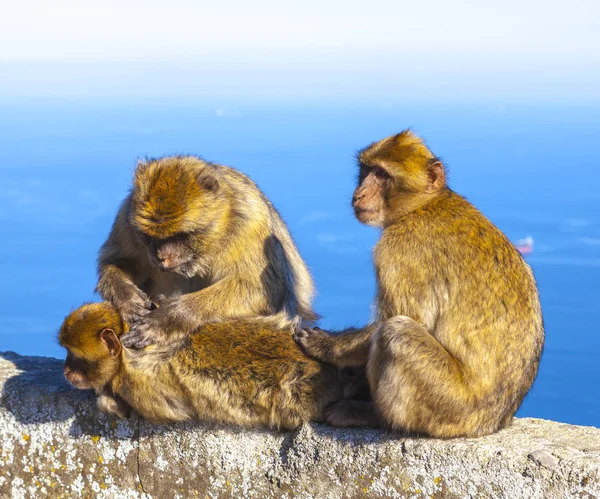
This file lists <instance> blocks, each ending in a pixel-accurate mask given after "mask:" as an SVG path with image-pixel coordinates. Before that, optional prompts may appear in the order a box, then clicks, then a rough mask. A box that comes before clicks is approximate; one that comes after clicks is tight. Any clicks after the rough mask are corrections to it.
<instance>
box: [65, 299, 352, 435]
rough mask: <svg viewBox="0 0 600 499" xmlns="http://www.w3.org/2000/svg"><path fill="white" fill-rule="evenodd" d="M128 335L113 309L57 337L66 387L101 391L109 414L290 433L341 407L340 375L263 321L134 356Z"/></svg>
mask: <svg viewBox="0 0 600 499" xmlns="http://www.w3.org/2000/svg"><path fill="white" fill-rule="evenodd" d="M127 330H128V325H127V323H126V322H125V321H123V318H122V317H121V316H120V314H119V313H118V311H117V310H116V309H115V308H114V307H113V306H112V305H111V304H109V303H107V302H102V303H92V304H87V305H84V306H83V307H81V308H79V309H77V310H76V311H74V312H72V313H71V314H70V315H69V316H68V317H67V318H66V319H65V321H64V323H63V325H62V327H61V329H60V331H59V341H60V344H61V345H62V346H63V347H65V348H66V349H67V350H68V353H67V359H66V362H65V370H64V372H65V377H66V378H67V380H68V381H69V382H70V383H71V384H72V385H73V386H74V387H75V388H80V389H93V390H95V391H96V393H97V394H98V395H99V399H98V403H99V407H100V409H101V410H103V411H105V412H109V413H113V414H116V415H118V416H119V417H125V416H127V414H128V411H129V407H131V408H133V409H134V410H136V411H137V412H138V413H139V414H140V415H142V416H143V417H144V418H146V419H148V420H149V421H152V422H157V423H165V422H174V421H187V420H192V419H203V420H211V421H218V422H229V423H234V424H239V425H244V426H265V427H269V428H277V429H285V430H291V429H295V428H297V427H298V426H300V425H301V424H302V423H304V422H306V421H310V420H320V419H321V418H322V412H323V408H324V407H325V405H327V404H330V403H332V402H334V401H336V400H339V399H340V398H341V397H342V394H341V384H340V379H339V374H338V370H337V369H336V368H334V367H332V366H329V365H326V364H322V363H319V362H317V361H315V360H314V359H311V358H310V357H308V356H307V355H306V354H304V353H303V352H302V350H301V349H300V348H299V347H298V345H296V344H295V343H294V340H293V338H292V334H291V332H292V328H291V327H290V326H288V327H287V328H286V329H285V331H284V332H285V333H286V334H282V331H281V330H279V329H276V328H274V327H272V326H271V325H268V324H266V323H265V322H264V321H262V322H261V321H258V322H257V321H253V320H236V321H227V322H218V323H208V324H205V325H203V326H201V327H200V328H199V329H198V330H197V331H196V332H195V333H194V334H192V335H188V336H185V337H180V340H179V341H178V342H177V343H171V344H169V345H166V346H161V345H151V346H148V347H147V348H145V349H144V350H131V349H128V348H124V347H123V346H122V344H121V341H120V337H121V335H122V334H123V333H124V332H126V331H127Z"/></svg>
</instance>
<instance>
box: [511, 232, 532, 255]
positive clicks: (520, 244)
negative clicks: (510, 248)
mask: <svg viewBox="0 0 600 499" xmlns="http://www.w3.org/2000/svg"><path fill="white" fill-rule="evenodd" d="M533 244H534V241H533V237H531V236H527V237H526V238H525V239H519V240H518V241H516V242H515V246H516V248H517V249H518V250H519V252H520V253H521V255H529V254H530V253H533Z"/></svg>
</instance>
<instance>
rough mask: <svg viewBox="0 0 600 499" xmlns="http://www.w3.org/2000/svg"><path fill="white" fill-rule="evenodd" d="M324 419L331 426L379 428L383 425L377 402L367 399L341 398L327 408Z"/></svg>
mask: <svg viewBox="0 0 600 499" xmlns="http://www.w3.org/2000/svg"><path fill="white" fill-rule="evenodd" d="M324 419H325V421H326V422H327V423H328V424H330V425H331V426H370V427H372V428H379V427H380V426H381V425H382V419H381V416H380V415H379V413H378V412H377V409H376V407H375V404H373V402H370V401H365V400H349V399H344V400H340V401H339V402H336V403H335V404H333V405H330V406H329V407H327V408H326V409H325V411H324Z"/></svg>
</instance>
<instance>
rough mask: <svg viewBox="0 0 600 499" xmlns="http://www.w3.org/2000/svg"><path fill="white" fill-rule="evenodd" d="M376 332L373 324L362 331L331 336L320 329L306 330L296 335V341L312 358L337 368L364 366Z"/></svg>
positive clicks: (348, 331) (344, 332)
mask: <svg viewBox="0 0 600 499" xmlns="http://www.w3.org/2000/svg"><path fill="white" fill-rule="evenodd" d="M374 330H375V326H374V325H373V324H370V325H368V326H367V327H365V328H362V329H350V330H346V331H343V332H342V333H340V334H330V333H327V332H326V331H323V330H322V329H319V328H313V329H310V328H308V329H304V330H302V331H298V332H297V333H295V334H294V340H295V341H296V343H298V345H300V346H301V347H302V349H303V350H304V351H305V352H306V353H307V354H308V355H310V356H311V357H314V358H315V359H317V360H320V361H321V362H326V363H328V364H332V365H334V366H336V367H356V366H364V365H365V364H366V363H367V358H368V356H369V343H370V341H371V335H372V334H373V331H374Z"/></svg>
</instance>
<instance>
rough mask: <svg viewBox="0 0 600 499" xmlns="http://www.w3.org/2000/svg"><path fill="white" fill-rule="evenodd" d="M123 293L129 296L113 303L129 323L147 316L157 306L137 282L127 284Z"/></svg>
mask: <svg viewBox="0 0 600 499" xmlns="http://www.w3.org/2000/svg"><path fill="white" fill-rule="evenodd" d="M122 295H123V296H126V297H127V298H126V299H123V300H116V302H115V300H113V305H114V306H115V307H116V308H117V310H119V312H120V313H121V316H122V317H123V320H124V321H125V322H127V323H128V324H133V323H135V322H137V321H139V320H140V319H142V318H143V317H146V316H147V315H148V314H149V313H150V312H151V311H152V310H153V308H155V307H154V305H153V303H152V302H151V301H150V300H149V299H148V295H147V294H146V293H144V292H143V291H142V290H141V289H140V288H138V287H137V286H136V285H135V284H129V285H127V288H126V289H125V290H123V293H122Z"/></svg>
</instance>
